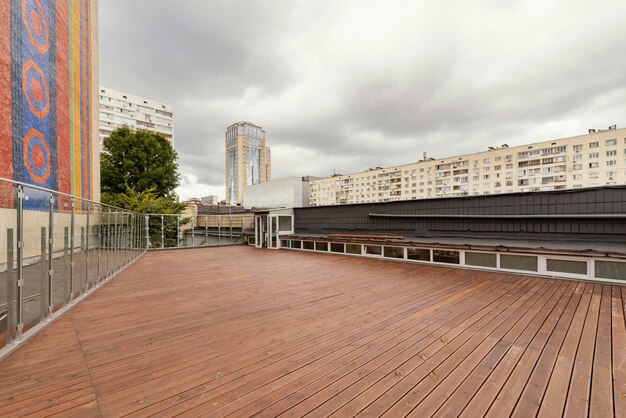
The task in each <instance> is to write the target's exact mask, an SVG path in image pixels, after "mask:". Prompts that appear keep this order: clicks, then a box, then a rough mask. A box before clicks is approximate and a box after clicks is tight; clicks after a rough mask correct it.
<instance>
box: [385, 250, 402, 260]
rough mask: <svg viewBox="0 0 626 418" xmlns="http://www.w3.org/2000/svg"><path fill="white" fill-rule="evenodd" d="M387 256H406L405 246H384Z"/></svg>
mask: <svg viewBox="0 0 626 418" xmlns="http://www.w3.org/2000/svg"><path fill="white" fill-rule="evenodd" d="M384 251H385V257H389V258H404V248H403V247H384Z"/></svg>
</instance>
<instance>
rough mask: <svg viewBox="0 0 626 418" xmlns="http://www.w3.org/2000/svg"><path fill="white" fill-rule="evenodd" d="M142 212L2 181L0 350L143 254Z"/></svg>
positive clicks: (35, 328) (0, 217)
mask: <svg viewBox="0 0 626 418" xmlns="http://www.w3.org/2000/svg"><path fill="white" fill-rule="evenodd" d="M147 231H148V228H147V225H146V217H145V215H142V214H138V213H133V212H129V211H127V210H124V209H120V208H116V207H113V206H109V205H105V204H101V203H98V202H94V201H90V200H86V199H82V198H79V197H76V196H72V195H69V194H64V193H59V192H56V191H52V190H48V189H44V188H40V187H36V186H32V185H28V184H24V183H20V182H16V181H12V180H7V179H0V348H1V347H4V348H2V350H0V355H1V354H2V352H6V351H7V349H10V346H13V345H15V344H16V343H18V342H20V341H21V340H22V339H23V338H24V337H26V336H28V335H31V334H33V333H35V332H36V330H37V329H38V327H40V326H41V325H43V324H45V323H46V322H48V321H49V320H51V319H53V318H54V317H55V316H57V315H59V314H60V313H61V311H62V310H64V309H65V308H66V307H68V306H71V305H73V304H74V303H75V302H77V301H78V300H80V299H81V298H83V297H84V296H85V295H86V294H87V293H90V292H91V291H92V290H94V289H95V288H96V287H98V286H99V285H100V284H101V283H103V282H104V281H106V280H107V279H109V278H110V277H111V276H113V275H114V274H115V273H117V272H118V271H120V270H121V269H123V268H124V267H125V266H127V265H129V264H130V263H131V262H133V261H134V260H135V259H137V258H138V257H140V256H141V255H142V254H143V253H144V252H145V250H146V248H147V247H146V244H147V239H146V233H147Z"/></svg>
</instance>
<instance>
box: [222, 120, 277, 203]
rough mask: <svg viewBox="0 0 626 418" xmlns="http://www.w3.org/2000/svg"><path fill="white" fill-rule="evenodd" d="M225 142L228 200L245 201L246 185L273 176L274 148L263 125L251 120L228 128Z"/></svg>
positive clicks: (261, 181)
mask: <svg viewBox="0 0 626 418" xmlns="http://www.w3.org/2000/svg"><path fill="white" fill-rule="evenodd" d="M225 145H226V147H225V148H226V150H225V151H226V152H225V154H226V169H225V171H226V202H228V203H230V204H241V203H242V202H243V189H244V187H245V186H246V185H249V184H258V183H263V182H266V181H269V180H271V178H272V158H271V154H270V149H269V147H268V146H267V143H266V141H265V131H264V130H263V128H261V127H260V126H256V125H254V124H252V123H250V122H237V123H234V124H232V125H230V126H229V127H228V128H226V144H225Z"/></svg>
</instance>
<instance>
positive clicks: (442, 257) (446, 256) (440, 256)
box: [433, 250, 460, 264]
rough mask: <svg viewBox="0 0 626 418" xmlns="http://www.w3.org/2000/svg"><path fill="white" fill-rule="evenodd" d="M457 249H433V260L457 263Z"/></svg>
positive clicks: (458, 259)
mask: <svg viewBox="0 0 626 418" xmlns="http://www.w3.org/2000/svg"><path fill="white" fill-rule="evenodd" d="M459 254H460V253H459V252H458V251H446V250H433V261H434V262H437V263H448V264H459V262H460V256H459Z"/></svg>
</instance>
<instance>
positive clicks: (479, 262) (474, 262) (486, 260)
mask: <svg viewBox="0 0 626 418" xmlns="http://www.w3.org/2000/svg"><path fill="white" fill-rule="evenodd" d="M497 258H498V256H497V254H491V253H471V252H468V251H466V252H465V264H467V265H469V266H480V267H494V268H495V267H497Z"/></svg>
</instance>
